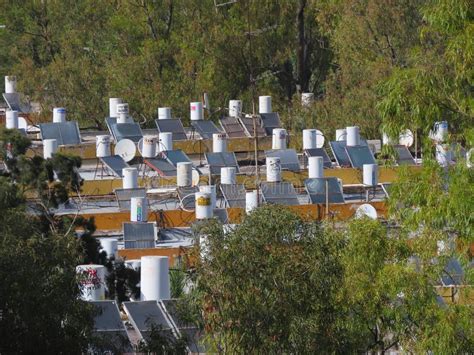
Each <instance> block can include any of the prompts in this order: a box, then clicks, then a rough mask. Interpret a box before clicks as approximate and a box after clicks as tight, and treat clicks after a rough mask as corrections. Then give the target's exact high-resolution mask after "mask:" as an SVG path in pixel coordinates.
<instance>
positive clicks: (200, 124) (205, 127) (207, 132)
mask: <svg viewBox="0 0 474 355" xmlns="http://www.w3.org/2000/svg"><path fill="white" fill-rule="evenodd" d="M191 125H192V126H193V127H194V129H195V130H196V131H197V132H198V133H199V134H200V135H201V137H202V138H203V139H212V135H213V134H214V133H222V132H221V130H220V129H219V128H217V126H216V125H215V124H214V122H212V121H204V120H199V121H191Z"/></svg>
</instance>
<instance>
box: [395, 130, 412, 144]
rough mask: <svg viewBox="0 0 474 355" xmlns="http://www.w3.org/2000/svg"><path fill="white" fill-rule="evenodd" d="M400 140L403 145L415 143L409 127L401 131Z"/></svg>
mask: <svg viewBox="0 0 474 355" xmlns="http://www.w3.org/2000/svg"><path fill="white" fill-rule="evenodd" d="M398 142H399V143H400V144H401V145H404V146H406V147H411V146H412V145H413V142H414V139H413V133H412V131H410V130H409V129H406V130H404V131H403V132H401V133H400V136H399V139H398Z"/></svg>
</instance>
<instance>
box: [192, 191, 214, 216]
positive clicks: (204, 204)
mask: <svg viewBox="0 0 474 355" xmlns="http://www.w3.org/2000/svg"><path fill="white" fill-rule="evenodd" d="M195 200H196V209H195V213H196V219H209V218H212V216H213V209H212V196H211V194H210V193H208V192H196V196H195Z"/></svg>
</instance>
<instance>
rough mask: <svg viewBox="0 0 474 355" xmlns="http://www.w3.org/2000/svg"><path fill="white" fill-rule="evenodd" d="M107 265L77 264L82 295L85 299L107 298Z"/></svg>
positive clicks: (97, 299) (98, 299)
mask: <svg viewBox="0 0 474 355" xmlns="http://www.w3.org/2000/svg"><path fill="white" fill-rule="evenodd" d="M105 271H106V269H105V266H103V265H93V264H91V265H78V266H76V274H77V281H78V285H79V290H80V297H81V299H82V300H84V301H102V300H104V299H105Z"/></svg>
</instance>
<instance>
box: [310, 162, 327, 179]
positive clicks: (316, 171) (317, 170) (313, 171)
mask: <svg viewBox="0 0 474 355" xmlns="http://www.w3.org/2000/svg"><path fill="white" fill-rule="evenodd" d="M308 177H309V178H310V179H313V178H322V177H324V165H323V157H309V158H308Z"/></svg>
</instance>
